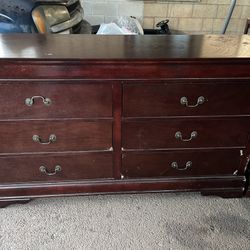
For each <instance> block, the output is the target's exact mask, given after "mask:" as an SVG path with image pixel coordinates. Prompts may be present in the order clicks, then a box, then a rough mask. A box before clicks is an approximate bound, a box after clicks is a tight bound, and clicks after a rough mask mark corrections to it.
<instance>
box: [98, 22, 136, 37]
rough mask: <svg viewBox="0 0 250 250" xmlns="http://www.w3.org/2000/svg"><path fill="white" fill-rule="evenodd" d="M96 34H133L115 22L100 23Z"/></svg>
mask: <svg viewBox="0 0 250 250" xmlns="http://www.w3.org/2000/svg"><path fill="white" fill-rule="evenodd" d="M96 34H97V35H135V33H132V32H131V31H129V30H127V29H125V28H124V27H122V28H121V27H119V26H118V25H117V24H116V23H102V24H101V25H100V28H99V30H98V31H97V33H96Z"/></svg>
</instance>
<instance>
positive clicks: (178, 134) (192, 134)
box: [175, 131, 198, 141]
mask: <svg viewBox="0 0 250 250" xmlns="http://www.w3.org/2000/svg"><path fill="white" fill-rule="evenodd" d="M197 136H198V133H197V131H193V132H192V133H191V135H190V138H189V139H183V137H182V133H181V132H180V131H177V132H176V133H175V138H176V139H178V140H181V141H192V140H193V139H195V138H196V137H197Z"/></svg>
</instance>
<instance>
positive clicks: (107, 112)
mask: <svg viewBox="0 0 250 250" xmlns="http://www.w3.org/2000/svg"><path fill="white" fill-rule="evenodd" d="M0 97H1V98H0V119H5V118H30V119H32V118H39V119H40V118H62V117H63V118H85V117H111V116H112V84H111V83H108V82H107V83H96V82H92V83H91V82H85V81H83V82H65V83H64V82H62V83H55V82H44V83H41V82H39V83H38V82H32V83H22V82H19V83H4V82H0ZM32 98H33V99H32Z"/></svg>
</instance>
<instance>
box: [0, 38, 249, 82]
mask: <svg viewBox="0 0 250 250" xmlns="http://www.w3.org/2000/svg"><path fill="white" fill-rule="evenodd" d="M20 41H21V42H20ZM62 41H63V42H62ZM249 42H250V38H249V37H248V36H223V35H196V36H186V35H183V36H180V35H178V36H92V35H75V36H68V35H52V36H48V35H47V36H44V35H37V34H35V35H20V34H12V35H5V34H3V35H1V40H0V44H1V48H2V50H1V54H0V58H2V59H4V60H5V59H21V60H24V59H30V60H31V59H38V60H41V59H42V60H58V61H61V62H63V61H64V60H69V59H78V60H81V61H82V60H89V61H93V60H98V61H105V62H107V61H110V60H119V61H120V60H127V61H130V60H135V59H137V60H154V61H156V60H163V59H176V58H178V59H183V60H186V59H189V58H193V59H204V58H211V59H218V58H221V59H225V58H229V59H235V58H244V57H247V56H249V49H248V46H247V45H248V43H249ZM67 66H68V65H65V67H64V68H65V70H66V69H67ZM113 66H114V67H115V65H113ZM68 72H70V71H68ZM112 73H113V72H112ZM178 73H179V72H178ZM211 73H214V72H211ZM45 76H46V75H45ZM46 77H47V76H46Z"/></svg>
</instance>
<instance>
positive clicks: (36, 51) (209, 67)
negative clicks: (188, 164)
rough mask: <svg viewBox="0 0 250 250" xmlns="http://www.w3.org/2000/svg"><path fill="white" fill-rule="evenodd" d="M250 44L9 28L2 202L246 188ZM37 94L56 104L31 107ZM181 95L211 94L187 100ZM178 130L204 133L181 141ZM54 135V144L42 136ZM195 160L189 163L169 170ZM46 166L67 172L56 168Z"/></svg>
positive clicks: (4, 61)
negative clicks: (29, 102) (45, 33)
mask: <svg viewBox="0 0 250 250" xmlns="http://www.w3.org/2000/svg"><path fill="white" fill-rule="evenodd" d="M249 45H250V37H249V36H220V35H219V36H217V35H215V36H213V35H209V36H84V35H81V36H77V35H76V36H69V35H67V36H57V35H53V36H49V35H48V36H43V35H18V34H13V35H2V36H1V37H0V48H1V51H0V141H1V143H0V206H5V205H8V204H11V203H13V202H14V201H15V202H19V201H23V200H24V199H25V200H29V199H33V198H36V197H51V196H62V195H77V194H78V195H85V194H99V193H135V192H178V191H191V192H196V191H199V192H202V193H203V194H204V195H207V194H211V195H214V194H217V195H220V196H223V197H229V196H230V197H232V196H233V197H236V196H237V197H239V196H242V195H243V194H245V192H246V188H248V187H247V181H246V174H245V170H246V165H247V164H248V162H249V157H250V146H249V135H250V108H249V95H250V71H249V68H250V51H249ZM37 95H41V96H43V97H47V98H50V99H51V101H52V103H51V105H50V106H46V105H44V104H43V103H42V102H41V99H38V100H37V99H36V100H35V103H34V105H33V106H31V107H29V106H27V105H26V104H25V99H26V98H30V97H32V96H37ZM182 96H186V97H187V98H188V101H189V102H190V104H195V102H196V101H197V98H198V97H199V96H204V97H205V103H204V104H203V105H200V106H199V107H198V108H186V107H184V106H182V105H181V104H180V98H181V97H182ZM177 131H180V132H181V133H182V134H183V137H184V138H185V139H186V138H188V137H189V136H190V133H191V132H192V131H197V132H198V137H197V138H195V139H194V140H192V141H191V142H181V141H180V140H177V139H176V138H175V133H176V132H177ZM51 134H55V135H56V136H57V141H56V142H55V143H53V144H51V145H39V144H38V143H36V142H33V140H32V136H33V135H39V136H40V137H41V138H42V140H44V141H46V140H48V137H49V136H50V135H51ZM122 156H123V159H122ZM176 157H177V158H176ZM188 159H191V160H192V163H193V165H192V169H191V171H190V172H188V171H187V172H185V171H180V172H182V173H180V172H179V171H178V173H177V172H176V171H177V170H176V171H175V170H174V169H170V168H169V162H171V161H174V160H175V161H177V160H178V161H177V162H178V164H180V166H182V164H184V163H185V161H187V160H188ZM43 165H44V166H45V167H47V169H46V170H47V171H48V173H53V171H54V170H55V166H56V165H60V166H61V167H62V171H61V172H57V173H56V175H51V176H47V175H45V173H42V172H40V171H39V167H40V166H43ZM138 167H139V168H138ZM164 171H165V172H164Z"/></svg>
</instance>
